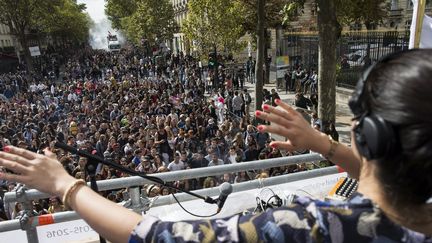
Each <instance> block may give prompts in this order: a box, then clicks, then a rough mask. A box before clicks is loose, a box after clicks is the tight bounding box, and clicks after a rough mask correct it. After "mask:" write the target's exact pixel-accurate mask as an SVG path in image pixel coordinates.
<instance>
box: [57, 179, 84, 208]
mask: <svg viewBox="0 0 432 243" xmlns="http://www.w3.org/2000/svg"><path fill="white" fill-rule="evenodd" d="M85 185H87V183H86V182H85V181H84V180H77V181H75V182H74V183H73V184H72V185H71V186H70V187H69V188H68V189H67V190H66V193H65V194H64V196H63V200H62V201H63V205H64V207H65V208H67V209H69V208H70V207H69V200H70V196H71V195H72V193H73V192H74V191H76V190H77V189H78V188H80V187H81V186H85Z"/></svg>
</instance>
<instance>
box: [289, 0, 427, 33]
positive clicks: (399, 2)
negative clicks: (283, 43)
mask: <svg viewBox="0 0 432 243" xmlns="http://www.w3.org/2000/svg"><path fill="white" fill-rule="evenodd" d="M387 4H388V7H389V12H388V15H387V16H386V17H385V18H384V19H383V21H382V23H380V24H378V25H376V26H374V28H373V29H374V30H378V31H409V29H410V27H411V20H412V15H413V3H412V1H411V0H388V1H387ZM426 14H428V15H429V16H431V15H432V1H427V4H426ZM287 30H288V32H309V31H311V32H313V31H317V30H318V29H317V5H316V3H315V1H314V0H307V1H306V3H305V8H304V10H303V12H302V13H301V14H299V16H298V17H297V18H296V19H295V21H292V22H291V24H290V26H289V27H288V29H287ZM361 30H366V27H365V25H364V24H360V23H352V24H351V25H349V26H345V27H344V31H361Z"/></svg>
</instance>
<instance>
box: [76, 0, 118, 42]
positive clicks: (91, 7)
mask: <svg viewBox="0 0 432 243" xmlns="http://www.w3.org/2000/svg"><path fill="white" fill-rule="evenodd" d="M77 2H78V3H85V4H86V6H87V10H86V11H87V12H88V14H89V15H90V17H91V18H92V20H93V22H94V23H95V25H94V26H93V27H92V28H91V29H90V45H91V46H92V47H93V48H94V49H108V43H107V35H108V31H109V32H111V33H112V34H116V35H117V37H118V39H119V41H120V42H121V43H124V40H125V38H124V37H123V35H122V34H121V33H119V32H117V31H114V30H113V29H112V28H111V22H110V21H109V20H108V17H107V16H106V15H105V0H78V1H77Z"/></svg>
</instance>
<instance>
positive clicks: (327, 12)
mask: <svg viewBox="0 0 432 243" xmlns="http://www.w3.org/2000/svg"><path fill="white" fill-rule="evenodd" d="M305 2H306V0H290V1H289V2H288V3H287V4H286V5H285V7H284V9H283V12H284V13H285V17H284V21H285V22H289V21H291V20H292V19H293V18H295V17H297V16H298V15H299V14H301V13H302V10H303V8H304V4H305ZM386 2H387V1H386V0H315V3H316V4H317V10H318V11H317V15H318V16H317V17H318V21H317V22H318V35H319V53H318V66H319V70H318V76H319V82H318V97H319V101H318V103H319V105H318V116H319V117H320V118H321V120H322V121H323V126H326V125H328V123H330V122H335V120H336V66H337V58H336V44H337V41H338V39H339V38H340V36H341V31H342V24H350V23H353V22H360V23H364V24H365V25H366V26H367V27H368V28H370V27H371V26H372V25H375V24H377V23H380V22H381V21H382V19H383V18H384V17H385V16H386V6H388V5H386Z"/></svg>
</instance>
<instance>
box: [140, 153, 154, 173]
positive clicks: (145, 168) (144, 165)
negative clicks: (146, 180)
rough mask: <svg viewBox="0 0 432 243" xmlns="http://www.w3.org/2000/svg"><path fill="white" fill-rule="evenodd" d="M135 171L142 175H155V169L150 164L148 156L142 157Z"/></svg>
mask: <svg viewBox="0 0 432 243" xmlns="http://www.w3.org/2000/svg"><path fill="white" fill-rule="evenodd" d="M135 170H136V171H139V172H143V173H155V172H156V171H157V168H156V167H155V166H154V164H153V163H151V162H150V156H147V155H146V156H144V157H143V159H142V160H141V163H140V164H139V165H138V166H137V167H136V168H135Z"/></svg>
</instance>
